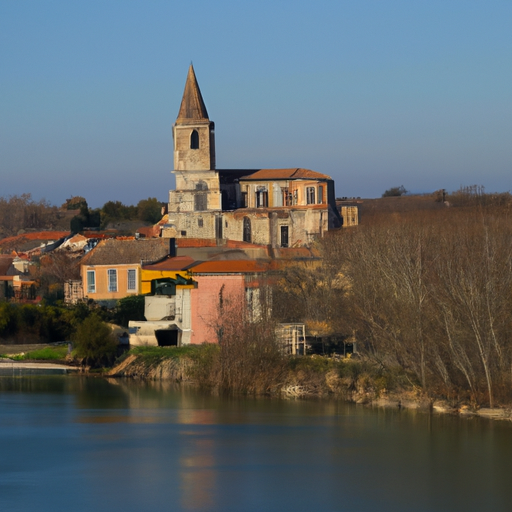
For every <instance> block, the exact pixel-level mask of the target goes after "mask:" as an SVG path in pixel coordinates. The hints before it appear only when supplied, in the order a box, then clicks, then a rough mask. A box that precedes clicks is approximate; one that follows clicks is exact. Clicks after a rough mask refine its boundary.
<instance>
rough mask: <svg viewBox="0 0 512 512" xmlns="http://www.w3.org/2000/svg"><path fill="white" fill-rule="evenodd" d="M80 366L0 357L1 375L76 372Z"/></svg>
mask: <svg viewBox="0 0 512 512" xmlns="http://www.w3.org/2000/svg"><path fill="white" fill-rule="evenodd" d="M79 370H80V368H78V367H76V366H70V365H67V364H59V363H44V362H36V361H14V360H12V359H7V358H0V376H13V375H14V376H21V375H62V374H67V373H76V372H77V371H79Z"/></svg>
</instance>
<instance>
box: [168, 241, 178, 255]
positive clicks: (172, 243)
mask: <svg viewBox="0 0 512 512" xmlns="http://www.w3.org/2000/svg"><path fill="white" fill-rule="evenodd" d="M176 249H177V248H176V238H169V256H170V257H171V258H174V257H175V256H176V252H177V250H176Z"/></svg>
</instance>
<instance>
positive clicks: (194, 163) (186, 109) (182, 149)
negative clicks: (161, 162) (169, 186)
mask: <svg viewBox="0 0 512 512" xmlns="http://www.w3.org/2000/svg"><path fill="white" fill-rule="evenodd" d="M172 131H173V138H174V170H175V171H213V170H215V124H214V123H213V122H212V121H210V120H209V119H208V112H207V111H206V106H205V104H204V101H203V97H202V95H201V91H200V89H199V85H198V84H197V79H196V74H195V72H194V67H193V66H192V64H191V65H190V67H189V69H188V75H187V82H186V83H185V91H184V92H183V99H182V100H181V106H180V111H179V113H178V118H177V119H176V123H174V126H173V130H172Z"/></svg>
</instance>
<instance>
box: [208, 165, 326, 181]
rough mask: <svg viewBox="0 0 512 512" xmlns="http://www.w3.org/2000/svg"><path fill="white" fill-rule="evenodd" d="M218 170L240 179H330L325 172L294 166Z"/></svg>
mask: <svg viewBox="0 0 512 512" xmlns="http://www.w3.org/2000/svg"><path fill="white" fill-rule="evenodd" d="M218 172H219V173H220V174H221V177H222V174H224V173H225V174H226V175H230V174H233V175H236V174H239V176H238V179H240V180H299V179H302V180H330V179H332V178H331V177H330V176H327V174H321V173H319V172H315V171H311V170H309V169H302V168H300V167H294V168H292V169H254V170H248V169H247V170H228V169H219V170H218Z"/></svg>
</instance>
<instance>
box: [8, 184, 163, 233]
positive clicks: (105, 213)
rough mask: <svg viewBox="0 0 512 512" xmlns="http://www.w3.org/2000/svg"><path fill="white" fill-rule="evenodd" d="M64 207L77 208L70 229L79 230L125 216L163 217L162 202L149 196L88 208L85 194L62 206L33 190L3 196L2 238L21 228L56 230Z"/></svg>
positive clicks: (151, 218)
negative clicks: (132, 202) (35, 196)
mask: <svg viewBox="0 0 512 512" xmlns="http://www.w3.org/2000/svg"><path fill="white" fill-rule="evenodd" d="M64 211H76V212H77V213H76V215H75V216H74V217H73V218H72V219H71V222H70V230H71V231H73V232H79V231H82V230H83V229H84V228H86V227H99V228H105V227H106V226H107V225H108V224H109V223H110V222H114V221H122V220H140V221H142V222H150V223H153V224H154V223H156V222H158V221H159V220H160V219H161V218H162V203H161V202H160V201H158V199H156V198H155V197H148V198H147V199H141V200H140V201H139V202H138V203H137V205H131V206H127V205H124V204H123V203H122V202H120V201H107V202H106V203H105V204H104V205H103V206H102V207H101V208H89V206H88V204H87V201H86V200H85V198H83V197H81V196H75V197H72V198H70V199H68V200H67V201H66V202H65V203H64V204H63V205H62V206H61V207H60V208H59V207H57V206H54V205H52V204H50V203H49V202H48V201H46V200H45V199H41V200H40V201H36V200H34V199H33V198H32V195H31V194H21V195H12V196H7V197H0V238H3V237H8V236H14V235H17V234H18V232H19V231H20V230H27V229H28V230H53V229H55V228H56V227H57V226H58V225H59V224H60V223H61V222H59V220H60V219H62V218H63V212H64Z"/></svg>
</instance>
